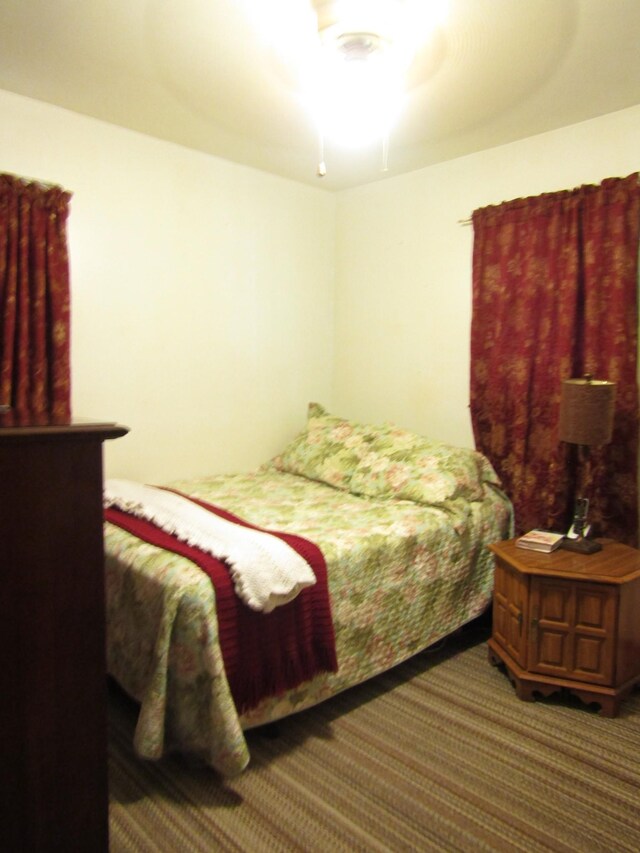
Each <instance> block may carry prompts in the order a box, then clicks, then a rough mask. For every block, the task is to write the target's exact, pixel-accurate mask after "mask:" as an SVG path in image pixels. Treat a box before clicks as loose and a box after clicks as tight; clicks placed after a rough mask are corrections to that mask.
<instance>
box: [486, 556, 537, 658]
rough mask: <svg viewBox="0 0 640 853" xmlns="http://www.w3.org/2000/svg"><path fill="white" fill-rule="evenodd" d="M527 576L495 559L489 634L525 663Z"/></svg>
mask: <svg viewBox="0 0 640 853" xmlns="http://www.w3.org/2000/svg"><path fill="white" fill-rule="evenodd" d="M528 586H529V584H528V578H526V577H523V576H522V575H521V574H520V573H519V572H517V571H515V570H514V569H512V568H511V567H510V566H508V565H507V564H506V563H504V562H503V561H502V560H500V559H498V560H497V561H496V570H495V580H494V593H493V636H494V638H495V639H496V640H497V642H498V643H500V645H501V646H502V648H503V649H504V650H505V651H506V652H507V653H508V654H509V655H511V657H512V658H513V659H514V660H515V661H516V662H517V663H518V664H520V666H521V667H523V668H525V669H526V667H527V637H526V631H527V624H528V621H529V620H528V613H527V606H528V602H529V592H528Z"/></svg>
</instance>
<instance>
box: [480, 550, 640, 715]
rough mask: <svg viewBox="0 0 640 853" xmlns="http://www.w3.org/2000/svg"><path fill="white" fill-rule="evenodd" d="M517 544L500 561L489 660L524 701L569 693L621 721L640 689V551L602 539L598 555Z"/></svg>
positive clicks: (500, 552)
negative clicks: (620, 712) (622, 707)
mask: <svg viewBox="0 0 640 853" xmlns="http://www.w3.org/2000/svg"><path fill="white" fill-rule="evenodd" d="M515 541H516V540H515V539H511V540H509V541H508V542H497V543H495V544H494V545H490V546H489V548H490V550H491V551H493V553H494V554H495V557H496V570H495V585H494V594H493V634H492V637H491V639H490V640H489V660H490V661H491V662H492V663H494V664H499V663H503V664H504V665H505V666H506V668H507V671H508V674H509V677H510V679H511V680H512V682H513V683H514V685H515V688H516V694H517V696H518V697H519V698H520V699H524V700H527V701H532V700H533V699H534V698H535V694H541V695H542V696H549V695H551V694H552V693H555V692H557V691H559V690H565V691H569V692H570V693H572V694H574V695H576V696H577V697H578V698H580V699H581V700H582V701H583V702H586V703H588V704H591V703H597V704H598V705H600V713H601V714H602V715H603V716H605V717H615V716H616V715H617V713H618V709H619V705H620V702H621V701H622V700H623V699H624V698H625V696H627V695H628V694H629V693H630V691H631V690H632V688H633V686H634V685H635V684H637V683H640V551H637V550H636V549H635V548H630V547H628V546H627V545H621V544H620V543H618V542H612V541H607V540H601V542H602V544H603V549H602V551H599V552H598V553H597V554H589V555H586V556H585V555H583V554H576V553H574V552H571V551H564V550H562V549H560V550H557V551H554V552H553V553H551V554H541V553H539V552H536V551H527V550H525V549H523V548H517V547H516V544H515Z"/></svg>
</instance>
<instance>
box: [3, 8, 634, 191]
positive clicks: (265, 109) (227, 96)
mask: <svg viewBox="0 0 640 853" xmlns="http://www.w3.org/2000/svg"><path fill="white" fill-rule="evenodd" d="M424 2H425V3H428V2H430V0H424ZM309 6H310V0H28V2H27V0H0V88H3V89H7V90H9V91H12V92H17V93H19V94H22V95H26V96H28V97H32V98H37V99H39V100H42V101H46V102H49V103H52V104H56V105H58V106H61V107H66V108H67V109H70V110H74V111H76V112H79V113H85V114H86V115H89V116H94V117H96V118H99V119H103V120H104V121H108V122H111V123H113V124H117V125H121V126H123V127H128V128H131V129H133V130H137V131H141V132H143V133H146V134H150V135H152V136H156V137H159V138H161V139H165V140H170V141H172V142H176V143H179V144H181V145H185V146H187V147H189V148H193V149H196V150H200V151H204V152H207V153H209V154H214V155H217V156H220V157H224V158H226V159H229V160H233V161H236V162H238V163H244V164H246V165H249V166H254V167H256V168H259V169H263V170H265V171H268V172H273V173H275V174H278V175H283V176H286V177H289V178H292V179H294V180H297V181H303V182H306V183H309V184H312V185H313V186H323V187H325V188H326V189H330V190H337V189H342V188H345V187H351V186H356V185H358V184H362V183H366V182H369V181H376V180H380V179H383V178H384V177H386V176H392V175H397V174H400V173H403V172H409V171H412V170H414V169H418V168H421V167H424V166H428V165H431V164H433V163H436V162H440V161H443V160H448V159H451V158H453V157H458V156H461V155H464V154H468V153H472V152H474V151H479V150H482V149H484V148H490V147H492V146H495V145H500V144H503V143H506V142H511V141H513V140H516V139H520V138H523V137H527V136H532V135H534V134H536V133H541V132H544V131H548V130H552V129H554V128H557V127H562V126H564V125H568V124H573V123H576V122H580V121H583V120H586V119H589V118H593V117H595V116H598V115H603V114H605V113H608V112H613V111H615V110H619V109H624V108H626V107H629V106H633V105H635V104H640V0H449V12H448V16H447V19H446V21H445V23H444V24H442V25H441V27H440V28H439V29H437V30H436V31H435V32H434V33H432V35H431V37H430V38H429V39H428V40H427V41H426V43H425V44H424V46H423V47H422V48H421V50H420V51H419V53H418V55H417V56H416V58H415V60H414V62H413V64H412V66H411V69H410V80H409V97H408V102H407V105H406V109H405V111H404V112H403V114H402V116H401V118H400V122H399V124H398V126H397V128H396V129H395V130H394V131H393V132H392V135H391V138H390V144H389V169H388V171H387V172H386V173H383V172H382V171H381V162H382V157H381V146H380V145H379V144H376V145H373V146H371V147H369V148H367V149H366V150H360V151H352V150H339V149H337V148H335V147H332V146H329V145H328V146H327V148H326V150H325V160H326V164H327V175H326V177H324V178H318V177H317V176H316V166H317V162H318V144H317V134H316V131H315V129H314V125H313V122H312V120H311V118H310V117H309V116H308V114H307V111H306V110H305V108H304V106H303V105H302V103H301V100H300V93H299V88H298V81H297V62H298V60H299V58H300V54H301V53H304V51H305V49H306V48H305V44H306V43H305V40H304V39H305V36H304V32H303V30H304V27H303V18H304V15H303V13H304V12H305V11H306V12H307V13H308V7H309ZM296 28H298V29H297V30H296ZM285 33H286V36H285ZM639 156H640V147H639Z"/></svg>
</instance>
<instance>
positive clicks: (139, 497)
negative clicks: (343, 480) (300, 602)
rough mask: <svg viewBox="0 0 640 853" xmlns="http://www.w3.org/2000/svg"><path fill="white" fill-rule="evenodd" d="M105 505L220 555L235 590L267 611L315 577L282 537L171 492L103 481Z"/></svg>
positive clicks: (301, 588)
mask: <svg viewBox="0 0 640 853" xmlns="http://www.w3.org/2000/svg"><path fill="white" fill-rule="evenodd" d="M104 506H105V507H115V508H116V509H119V510H121V511H122V512H127V513H131V514H132V515H135V516H137V517H138V518H144V519H145V520H147V521H151V522H152V523H153V524H156V525H157V526H158V527H160V528H162V530H164V531H165V532H166V533H170V534H172V535H173V536H176V537H177V538H178V539H180V540H181V541H183V542H186V543H187V544H189V545H193V546H195V547H196V548H200V550H202V551H205V552H206V553H208V554H211V555H212V556H213V557H216V558H217V559H219V560H224V562H225V563H226V564H227V565H228V567H229V572H230V574H231V577H232V578H233V583H234V588H235V591H236V594H237V595H238V597H239V598H241V599H242V601H244V602H245V604H247V605H248V606H249V607H251V608H252V609H253V610H260V611H262V612H264V613H270V612H271V611H272V610H273V609H274V608H275V607H278V606H279V605H282V604H287V602H289V601H292V600H293V599H294V598H295V597H296V596H297V595H298V594H299V593H300V592H301V591H302V590H303V589H304V588H305V587H307V586H312V585H313V584H315V582H316V577H315V575H314V573H313V570H312V568H311V566H310V565H309V564H308V563H307V562H306V560H304V559H303V558H302V557H301V556H300V555H299V554H298V553H296V551H294V549H293V548H291V547H290V546H289V545H288V544H287V543H286V542H284V541H283V540H282V539H280V538H278V537H277V536H272V535H271V534H270V533H267V532H264V531H261V530H253V529H252V528H249V527H243V526H242V525H240V524H235V523H234V522H232V521H227V520H226V519H224V518H222V517H220V516H219V515H216V514H215V513H214V512H210V511H209V510H207V509H204V507H201V506H199V505H198V504H196V503H194V502H193V501H191V500H189V499H188V498H186V497H182V496H181V495H177V494H175V493H174V492H171V491H167V490H165V489H159V488H156V487H155V486H146V485H142V484H141V483H135V482H132V481H131V480H107V481H106V482H105V486H104Z"/></svg>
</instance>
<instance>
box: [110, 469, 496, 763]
mask: <svg viewBox="0 0 640 853" xmlns="http://www.w3.org/2000/svg"><path fill="white" fill-rule="evenodd" d="M171 485H172V486H173V487H174V488H176V489H179V490H180V491H182V492H185V493H188V494H190V495H192V496H194V497H196V498H199V499H202V500H205V501H207V502H209V503H212V504H215V505H218V506H221V507H223V508H224V509H226V510H229V511H230V512H232V513H235V514H236V515H238V516H240V517H242V518H243V519H245V520H247V521H249V522H251V523H252V524H255V525H258V526H260V527H265V528H268V529H273V530H280V531H283V532H290V533H295V534H298V535H300V536H303V537H305V538H307V539H310V540H311V541H312V542H314V543H315V544H316V545H318V546H319V547H320V549H321V550H322V552H323V554H324V556H325V559H326V562H327V567H328V576H329V590H330V594H331V600H332V612H333V619H334V625H335V632H336V649H337V655H338V665H339V669H338V672H337V673H326V674H322V675H319V676H317V677H316V678H315V679H314V680H313V681H311V682H308V683H307V684H305V685H302V686H301V687H299V688H297V689H296V690H294V691H290V692H289V693H286V694H285V695H283V696H278V697H273V698H270V699H267V700H264V701H263V702H262V703H261V704H260V705H259V706H258V707H256V708H254V709H252V710H251V711H249V712H248V713H245V714H244V715H242V716H240V717H239V716H238V714H237V713H236V709H235V706H234V704H233V701H232V699H231V695H230V693H229V688H228V685H227V681H226V677H225V674H224V667H223V664H222V658H221V654H220V648H219V645H218V640H217V622H216V613H215V598H214V591H213V588H212V586H211V584H210V582H209V580H208V578H207V577H206V576H205V575H204V574H203V573H202V572H201V571H200V570H199V569H198V568H197V567H196V566H195V565H194V564H192V563H191V562H189V561H188V560H186V559H185V558H183V557H180V556H177V555H175V554H172V553H170V552H167V551H164V550H161V549H159V548H156V547H154V546H152V545H150V544H147V543H144V542H141V541H140V540H138V539H136V538H135V537H134V536H132V535H131V534H129V533H127V532H126V531H124V530H122V529H120V528H118V527H115V526H114V525H111V524H108V523H107V524H105V546H106V587H107V626H108V668H109V672H110V673H111V674H112V675H113V677H114V678H115V679H116V680H117V681H118V682H119V683H120V684H121V686H122V687H123V688H124V689H125V690H126V691H127V692H128V693H129V694H130V695H131V696H133V697H134V698H135V699H136V700H138V702H140V713H139V718H138V723H137V728H136V733H135V743H134V746H135V749H136V751H137V753H138V754H139V755H140V756H142V757H145V758H152V759H153V758H159V757H160V756H161V755H162V754H163V753H164V752H165V751H166V750H169V749H179V750H180V751H182V752H187V753H195V754H197V755H198V756H200V757H201V758H203V759H204V760H205V761H206V762H207V763H208V764H209V765H211V766H212V767H213V768H215V769H216V770H218V771H219V772H220V773H221V774H223V775H232V774H235V773H238V772H240V771H241V770H242V769H243V768H244V767H245V766H246V764H247V763H248V761H249V753H248V749H247V744H246V742H245V738H244V735H243V730H244V729H247V728H251V727H254V726H258V725H261V724H262V723H265V722H269V721H273V720H276V719H279V718H281V717H284V716H287V715H288V714H291V713H294V712H296V711H300V710H302V709H304V708H308V707H310V706H311V705H314V704H316V703H318V702H320V701H323V700H324V699H326V698H328V697H330V696H332V695H334V694H335V693H337V692H339V691H341V690H344V689H345V688H347V687H349V686H352V685H354V684H357V683H360V682H362V681H364V680H366V679H368V678H370V677H372V676H374V675H376V674H378V673H380V672H382V671H384V670H386V669H388V668H390V667H392V666H394V665H396V664H398V663H400V662H402V661H404V660H406V659H407V658H409V657H410V656H412V655H413V654H415V653H417V652H419V651H421V650H422V649H424V648H426V647H427V646H428V645H430V644H431V643H434V642H436V641H437V640H439V639H441V638H442V637H444V636H446V635H447V634H449V633H450V632H451V631H453V630H455V629H456V628H457V627H459V626H461V625H463V624H465V623H466V622H468V621H469V620H471V619H473V618H474V617H475V616H477V615H478V614H479V613H481V612H482V611H483V610H484V608H485V607H486V606H487V604H488V602H489V601H490V598H491V592H492V587H493V560H492V556H491V554H490V552H489V551H488V550H487V548H486V547H485V546H486V544H487V543H490V542H493V541H496V540H498V539H503V538H505V537H507V536H508V535H510V529H511V505H510V503H509V501H508V500H507V498H506V497H505V496H504V495H503V494H502V492H501V491H500V489H499V488H498V487H497V486H496V485H495V484H493V483H490V482H485V483H483V486H482V489H483V498H482V500H474V501H467V500H465V499H462V498H453V499H451V500H447V501H444V502H442V503H441V504H439V505H438V506H425V505H424V504H422V503H416V502H414V501H412V500H389V499H376V498H372V497H368V496H362V495H354V494H352V493H351V492H349V491H343V490H340V489H336V488H333V487H331V486H329V485H326V484H324V483H321V482H317V481H314V480H310V479H307V478H306V477H302V476H298V475H295V474H291V473H287V472H284V471H281V470H277V469H276V468H267V469H264V470H260V471H258V472H254V473H251V474H241V475H222V476H216V477H212V478H206V479H200V480H190V481H177V482H174V483H172V484H171Z"/></svg>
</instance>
